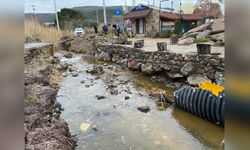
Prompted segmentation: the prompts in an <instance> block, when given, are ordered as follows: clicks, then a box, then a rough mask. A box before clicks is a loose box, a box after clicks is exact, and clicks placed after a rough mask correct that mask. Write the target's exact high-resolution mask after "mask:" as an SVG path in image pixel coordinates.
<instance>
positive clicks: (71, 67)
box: [68, 66, 76, 72]
mask: <svg viewBox="0 0 250 150" xmlns="http://www.w3.org/2000/svg"><path fill="white" fill-rule="evenodd" d="M75 70H76V68H75V67H73V66H68V71H69V72H73V71H75Z"/></svg>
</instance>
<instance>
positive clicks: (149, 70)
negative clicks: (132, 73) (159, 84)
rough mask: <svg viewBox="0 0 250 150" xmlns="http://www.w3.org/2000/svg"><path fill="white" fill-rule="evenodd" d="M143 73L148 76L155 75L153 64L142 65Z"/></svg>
mask: <svg viewBox="0 0 250 150" xmlns="http://www.w3.org/2000/svg"><path fill="white" fill-rule="evenodd" d="M141 71H142V73H144V74H148V75H150V74H153V73H154V69H153V65H152V64H142V65H141Z"/></svg>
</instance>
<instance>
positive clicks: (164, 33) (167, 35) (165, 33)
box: [160, 30, 175, 38]
mask: <svg viewBox="0 0 250 150" xmlns="http://www.w3.org/2000/svg"><path fill="white" fill-rule="evenodd" d="M174 34H175V33H174V32H173V31H171V30H167V31H162V32H161V33H160V38H170V37H171V36H172V35H174Z"/></svg>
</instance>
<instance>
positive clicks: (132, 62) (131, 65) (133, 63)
mask: <svg viewBox="0 0 250 150" xmlns="http://www.w3.org/2000/svg"><path fill="white" fill-rule="evenodd" d="M128 68H129V69H131V70H133V71H139V70H140V69H141V63H137V62H136V61H135V60H131V59H129V60H128Z"/></svg>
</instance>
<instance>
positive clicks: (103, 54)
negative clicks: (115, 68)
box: [95, 51, 111, 61]
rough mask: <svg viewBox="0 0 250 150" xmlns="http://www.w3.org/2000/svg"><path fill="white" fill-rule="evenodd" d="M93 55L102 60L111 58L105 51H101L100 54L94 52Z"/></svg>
mask: <svg viewBox="0 0 250 150" xmlns="http://www.w3.org/2000/svg"><path fill="white" fill-rule="evenodd" d="M95 57H96V58H97V59H98V60H103V61H110V60H111V57H110V55H109V53H107V52H104V51H102V52H101V53H100V54H97V53H96V54H95Z"/></svg>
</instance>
